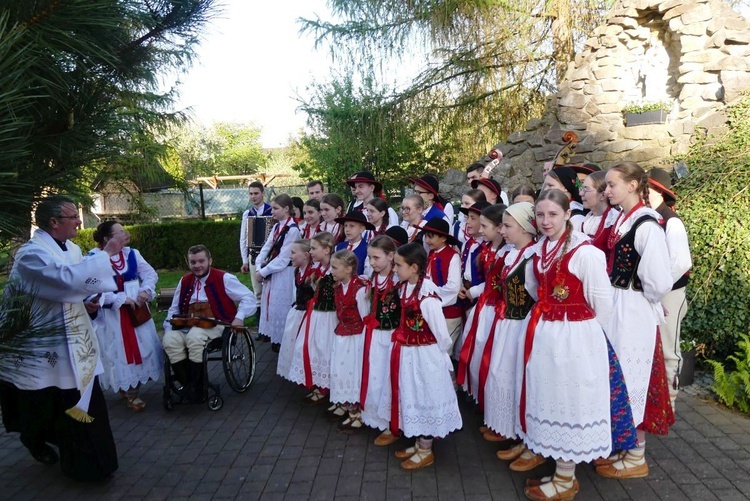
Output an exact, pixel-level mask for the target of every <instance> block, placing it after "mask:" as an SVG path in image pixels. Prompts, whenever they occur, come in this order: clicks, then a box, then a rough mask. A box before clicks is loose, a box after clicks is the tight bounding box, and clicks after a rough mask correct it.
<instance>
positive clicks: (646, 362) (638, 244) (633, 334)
mask: <svg viewBox="0 0 750 501" xmlns="http://www.w3.org/2000/svg"><path fill="white" fill-rule="evenodd" d="M606 183H607V187H606V189H605V194H606V195H607V197H608V198H609V201H610V203H612V204H613V205H619V206H620V207H621V208H622V212H620V215H619V216H618V217H617V219H616V220H615V222H614V224H613V225H612V230H611V233H610V235H609V237H608V239H607V251H608V252H609V255H608V262H607V269H608V272H609V278H610V282H611V284H612V294H613V300H614V303H613V304H614V308H613V314H612V318H611V321H610V322H609V326H608V328H607V335H608V336H609V339H610V341H611V342H612V346H613V347H614V349H615V352H616V353H617V356H618V358H619V359H620V361H621V363H622V369H623V372H624V374H625V382H626V384H627V387H628V393H629V394H630V403H631V407H632V409H633V419H634V422H635V425H636V426H637V427H638V446H637V447H634V448H621V449H620V450H619V451H615V452H617V453H616V454H614V455H613V456H611V457H609V458H608V459H606V460H602V461H599V462H598V463H597V469H596V471H597V473H599V474H600V475H602V476H605V477H608V478H640V477H645V476H647V475H648V464H647V463H646V460H645V457H644V455H645V449H646V432H649V433H654V434H657V435H666V434H667V433H668V431H669V426H670V425H672V424H673V423H674V413H673V412H672V406H671V404H670V400H669V388H668V383H667V377H666V369H665V366H664V355H663V352H662V346H661V338H660V335H659V324H661V323H662V322H663V320H664V316H665V312H664V310H663V307H662V304H661V301H662V299H663V298H664V296H665V295H666V294H667V293H668V292H669V291H670V290H671V289H672V276H671V273H670V268H669V266H666V265H665V263H669V251H668V249H667V240H666V236H665V234H664V229H663V228H662V227H661V225H660V224H659V220H660V216H659V213H658V212H656V211H655V210H653V209H651V208H649V207H647V206H646V204H647V203H648V176H647V175H646V172H645V171H644V170H643V169H642V168H641V166H640V165H638V164H637V163H634V162H623V163H621V164H619V165H615V166H614V167H612V168H611V169H609V171H608V172H607V176H606Z"/></svg>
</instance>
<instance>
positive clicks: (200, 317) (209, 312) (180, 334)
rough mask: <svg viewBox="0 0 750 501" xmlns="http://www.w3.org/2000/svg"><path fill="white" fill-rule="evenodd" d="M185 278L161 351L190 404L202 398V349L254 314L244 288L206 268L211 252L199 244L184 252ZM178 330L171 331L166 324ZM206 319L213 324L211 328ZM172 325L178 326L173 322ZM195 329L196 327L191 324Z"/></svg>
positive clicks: (253, 304)
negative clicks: (228, 327)
mask: <svg viewBox="0 0 750 501" xmlns="http://www.w3.org/2000/svg"><path fill="white" fill-rule="evenodd" d="M187 258H188V265H189V267H190V273H188V274H186V275H185V276H183V277H182V278H181V279H180V281H179V283H178V284H177V288H176V291H175V295H174V298H173V299H172V305H171V306H170V307H169V311H168V313H167V319H166V320H165V321H164V339H163V341H162V343H163V345H164V351H165V352H166V353H167V357H169V362H170V364H171V365H172V371H173V372H174V375H175V378H176V379H177V380H178V381H179V382H180V383H181V384H182V385H183V387H185V388H186V389H187V397H188V401H190V402H201V401H202V399H203V396H204V395H203V379H202V376H203V349H204V348H205V346H206V343H208V342H209V341H210V340H212V339H216V338H219V337H221V334H222V332H223V331H224V329H225V327H226V326H227V325H228V324H231V325H232V326H233V327H242V326H243V323H244V320H245V318H246V317H249V316H252V315H253V314H255V310H256V309H257V303H256V300H255V295H254V294H253V293H252V291H251V290H250V289H248V288H247V287H246V286H244V285H243V284H242V283H240V281H239V280H237V277H235V276H234V275H232V274H230V273H227V272H225V271H221V270H217V269H215V268H212V267H211V264H212V262H213V260H212V259H211V252H210V251H209V250H208V248H206V246H205V245H194V246H192V247H190V249H188V256H187ZM173 318H174V319H175V320H177V319H179V320H180V322H179V324H181V325H182V324H184V325H185V326H184V327H173V326H172V323H171V322H170V321H171V320H172V319H173ZM206 319H216V320H218V321H219V323H218V324H217V325H215V326H213V327H210V326H207V325H211V324H212V322H208V323H207V324H206V323H205V320H206ZM175 324H178V322H175ZM197 324H200V325H197Z"/></svg>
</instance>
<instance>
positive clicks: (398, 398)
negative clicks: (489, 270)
mask: <svg viewBox="0 0 750 501" xmlns="http://www.w3.org/2000/svg"><path fill="white" fill-rule="evenodd" d="M443 222H444V221H443ZM426 265H427V256H426V254H425V252H424V248H423V247H422V246H421V245H420V244H417V243H409V244H406V245H403V246H401V247H399V248H398V249H397V250H396V259H395V267H396V273H397V274H398V278H399V279H400V280H401V282H402V284H401V285H400V286H399V296H400V299H401V318H400V320H399V326H398V327H397V328H396V330H395V331H394V332H393V349H392V352H391V364H390V378H389V381H388V382H387V383H386V384H385V385H384V386H383V396H382V399H381V402H380V406H379V409H378V415H379V416H380V418H381V419H384V420H388V421H389V422H390V429H391V432H392V433H393V434H394V435H397V434H398V433H399V432H401V433H403V435H404V436H407V437H418V438H417V440H416V443H415V444H414V446H412V447H409V448H407V449H405V450H400V451H398V452H396V457H397V458H399V459H403V460H404V461H403V462H402V463H401V467H402V468H404V469H406V470H417V469H420V468H424V467H425V466H429V465H431V464H432V463H433V462H434V461H435V456H434V455H433V453H432V439H433V437H444V436H446V435H448V433H450V432H452V431H454V430H457V429H459V428H461V426H462V421H461V412H460V411H459V409H458V401H457V400H456V392H455V391H454V390H453V382H452V380H451V376H450V371H451V367H452V366H451V361H450V357H449V356H448V352H449V350H450V347H451V345H452V340H451V338H450V336H449V334H448V329H447V326H446V324H445V317H444V316H443V312H442V302H441V301H440V299H439V298H438V295H437V292H438V290H437V287H436V286H435V284H433V283H432V282H431V281H430V280H429V279H427V278H424V270H425V267H426Z"/></svg>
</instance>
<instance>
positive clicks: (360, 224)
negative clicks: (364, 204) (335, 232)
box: [335, 211, 375, 276]
mask: <svg viewBox="0 0 750 501" xmlns="http://www.w3.org/2000/svg"><path fill="white" fill-rule="evenodd" d="M335 221H336V222H337V223H338V224H340V225H343V226H344V236H345V237H346V240H344V241H343V242H341V243H340V244H338V245H337V246H336V252H338V251H340V250H344V249H347V250H350V251H352V252H353V253H354V255H355V256H357V260H358V264H357V275H360V276H363V275H366V276H370V275H372V270H370V269H369V266H368V265H367V264H366V261H367V242H366V241H365V240H364V239H362V234H363V233H364V232H365V230H375V227H374V226H373V225H372V224H371V223H369V222H368V221H367V219H365V216H364V214H362V213H361V212H358V211H355V212H350V213H348V214H347V215H346V216H344V217H338V218H336V219H335Z"/></svg>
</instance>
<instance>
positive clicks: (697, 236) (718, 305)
mask: <svg viewBox="0 0 750 501" xmlns="http://www.w3.org/2000/svg"><path fill="white" fill-rule="evenodd" d="M728 113H729V117H730V124H729V132H728V133H727V134H725V135H724V136H722V137H721V138H718V139H717V138H713V140H715V141H716V142H715V143H713V144H712V145H707V144H706V141H705V140H704V139H701V138H700V137H696V142H695V144H694V145H693V146H692V148H691V150H690V153H689V154H688V156H687V158H685V162H686V163H687V165H688V167H689V169H690V175H689V176H687V177H685V178H684V179H682V180H680V181H679V182H678V183H677V184H676V185H675V189H676V191H677V193H678V195H679V198H678V201H677V207H676V208H677V211H678V212H679V214H680V216H681V217H682V218H683V220H684V222H685V226H686V227H687V230H688V236H689V238H690V248H691V253H692V256H693V269H692V271H691V277H690V285H689V286H688V290H687V292H688V300H689V304H690V308H689V310H688V314H687V317H686V318H685V321H684V322H683V326H682V334H683V336H684V337H685V338H686V339H694V340H696V341H697V342H698V343H704V344H705V345H706V348H707V354H708V355H709V356H711V357H712V358H717V359H724V358H726V357H727V356H728V355H730V354H731V353H732V352H734V350H735V347H736V345H737V341H738V340H739V339H740V336H741V335H743V334H745V333H746V332H747V326H748V321H750V276H748V274H749V273H750V227H749V226H748V224H749V223H748V218H747V214H746V211H747V209H748V208H749V207H750V99H748V98H745V99H744V100H743V101H742V102H741V103H739V104H737V105H735V106H733V107H731V108H730V109H729V110H728Z"/></svg>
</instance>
